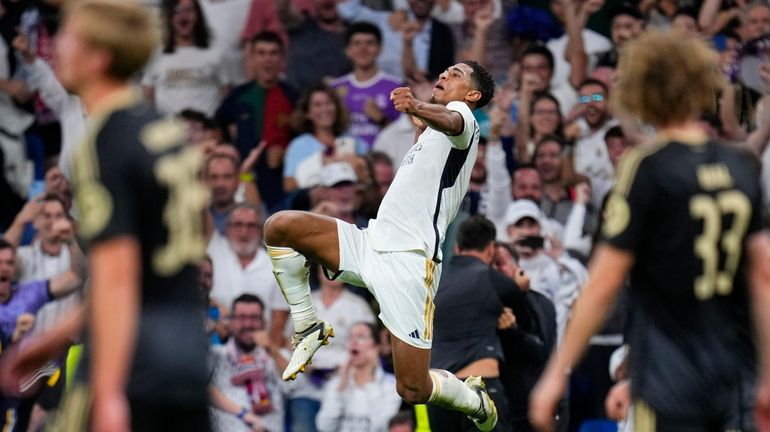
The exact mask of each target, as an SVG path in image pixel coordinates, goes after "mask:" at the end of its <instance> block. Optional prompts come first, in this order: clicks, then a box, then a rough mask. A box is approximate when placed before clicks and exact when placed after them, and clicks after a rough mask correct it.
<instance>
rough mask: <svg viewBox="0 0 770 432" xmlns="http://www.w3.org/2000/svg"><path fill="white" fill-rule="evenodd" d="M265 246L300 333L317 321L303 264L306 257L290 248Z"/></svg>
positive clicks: (307, 275)
mask: <svg viewBox="0 0 770 432" xmlns="http://www.w3.org/2000/svg"><path fill="white" fill-rule="evenodd" d="M265 246H266V247H267V254H268V255H269V256H270V262H272V263H273V271H274V273H273V274H274V275H275V279H276V280H277V281H278V286H280V287H281V292H282V293H283V297H284V298H285V299H286V302H287V303H289V310H290V311H291V318H292V321H294V330H295V331H296V332H297V333H300V332H302V331H304V330H306V329H308V328H309V327H311V326H313V325H314V324H315V323H317V322H318V321H319V320H318V316H317V315H316V313H315V308H314V307H313V302H312V301H311V300H310V282H309V278H310V270H309V269H308V268H307V267H306V266H305V263H306V262H307V259H306V258H305V257H304V256H303V255H302V254H300V253H299V252H297V251H295V250H294V249H292V248H287V247H277V246H267V245H265Z"/></svg>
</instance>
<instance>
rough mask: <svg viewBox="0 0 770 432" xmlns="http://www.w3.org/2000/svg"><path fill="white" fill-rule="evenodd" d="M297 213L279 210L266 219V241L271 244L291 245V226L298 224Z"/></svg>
mask: <svg viewBox="0 0 770 432" xmlns="http://www.w3.org/2000/svg"><path fill="white" fill-rule="evenodd" d="M297 219H298V216H297V213H296V212H293V211H279V212H278V213H275V214H273V215H272V216H270V217H269V218H267V220H266V221H265V227H264V232H265V243H267V244H268V245H270V246H291V245H290V244H289V243H290V241H291V227H292V225H295V226H296V223H297Z"/></svg>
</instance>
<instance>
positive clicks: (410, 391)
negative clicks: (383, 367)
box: [396, 381, 430, 405]
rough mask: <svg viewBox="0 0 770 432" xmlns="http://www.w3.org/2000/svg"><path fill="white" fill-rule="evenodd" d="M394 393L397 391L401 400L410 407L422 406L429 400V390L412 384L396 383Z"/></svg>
mask: <svg viewBox="0 0 770 432" xmlns="http://www.w3.org/2000/svg"><path fill="white" fill-rule="evenodd" d="M396 391H398V395H399V396H401V399H403V400H404V401H406V403H408V404H410V405H419V404H424V403H426V402H428V398H430V389H424V388H421V387H420V386H418V385H414V384H412V383H405V382H402V381H398V382H397V383H396Z"/></svg>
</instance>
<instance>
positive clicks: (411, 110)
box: [390, 87, 464, 136]
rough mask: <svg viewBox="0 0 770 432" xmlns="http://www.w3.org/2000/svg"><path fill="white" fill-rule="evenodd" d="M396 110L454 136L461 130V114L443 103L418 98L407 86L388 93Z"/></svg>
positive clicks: (462, 125)
mask: <svg viewBox="0 0 770 432" xmlns="http://www.w3.org/2000/svg"><path fill="white" fill-rule="evenodd" d="M390 100H391V101H393V105H394V106H395V107H396V110H398V111H399V112H402V113H406V114H410V115H412V116H413V117H417V118H418V119H420V120H422V121H423V122H424V123H425V124H426V125H428V126H430V127H431V128H432V129H435V130H437V131H440V132H443V133H445V134H447V135H450V136H454V135H459V134H461V133H462V132H463V128H464V124H463V116H462V115H461V114H460V113H459V112H457V111H452V110H450V109H447V107H445V106H444V105H440V104H433V103H428V102H423V101H421V100H418V99H417V98H415V97H414V96H413V95H412V90H410V89H409V88H408V87H399V88H397V89H395V90H393V91H392V92H391V93H390Z"/></svg>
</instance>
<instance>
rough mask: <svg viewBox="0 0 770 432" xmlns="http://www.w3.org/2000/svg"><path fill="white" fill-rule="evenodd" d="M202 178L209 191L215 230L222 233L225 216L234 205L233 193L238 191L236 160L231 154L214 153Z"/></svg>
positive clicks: (210, 212) (210, 209)
mask: <svg viewBox="0 0 770 432" xmlns="http://www.w3.org/2000/svg"><path fill="white" fill-rule="evenodd" d="M203 178H204V180H205V181H206V184H207V185H208V187H209V190H210V191H211V205H210V206H209V214H210V215H211V218H212V221H213V223H214V227H215V229H216V231H217V232H219V233H220V234H223V233H224V232H225V226H226V224H227V216H228V214H229V213H230V210H232V209H233V207H235V204H236V202H235V194H236V192H237V191H238V186H239V182H240V181H239V178H238V161H237V159H235V158H234V157H232V156H229V155H224V154H214V155H212V156H211V157H210V158H209V159H208V160H207V161H206V165H205V166H204V168H203Z"/></svg>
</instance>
